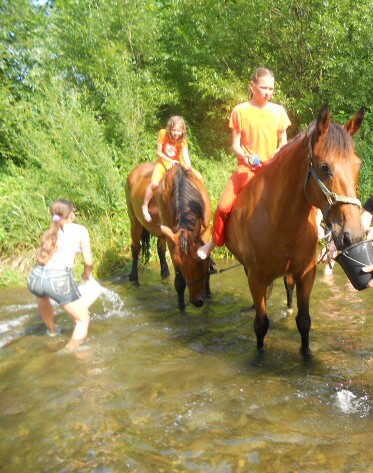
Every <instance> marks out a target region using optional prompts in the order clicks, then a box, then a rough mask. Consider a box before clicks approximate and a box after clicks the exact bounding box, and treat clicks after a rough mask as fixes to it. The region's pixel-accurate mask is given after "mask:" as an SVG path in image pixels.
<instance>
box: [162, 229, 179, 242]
mask: <svg viewBox="0 0 373 473" xmlns="http://www.w3.org/2000/svg"><path fill="white" fill-rule="evenodd" d="M161 232H162V233H163V235H165V236H166V237H168V238H169V239H170V240H172V241H173V242H174V243H176V235H175V233H174V232H173V231H172V230H171V228H169V227H166V225H161Z"/></svg>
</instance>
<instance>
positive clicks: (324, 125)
mask: <svg viewBox="0 0 373 473" xmlns="http://www.w3.org/2000/svg"><path fill="white" fill-rule="evenodd" d="M331 122H332V119H331V117H330V112H329V109H328V106H327V105H324V106H323V108H322V109H321V110H320V113H319V116H318V117H317V122H316V130H317V134H318V135H319V136H322V135H325V133H327V132H328V130H329V127H330V124H331Z"/></svg>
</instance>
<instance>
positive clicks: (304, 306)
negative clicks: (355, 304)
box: [295, 266, 316, 357]
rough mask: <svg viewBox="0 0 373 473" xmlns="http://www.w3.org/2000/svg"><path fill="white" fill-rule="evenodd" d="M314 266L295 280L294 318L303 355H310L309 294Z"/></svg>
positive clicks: (313, 276)
mask: <svg viewBox="0 0 373 473" xmlns="http://www.w3.org/2000/svg"><path fill="white" fill-rule="evenodd" d="M315 274H316V266H315V267H314V268H313V269H311V270H310V271H308V272H307V273H306V274H304V275H303V277H302V278H300V279H299V280H297V281H296V284H297V305H298V314H297V316H296V318H295V320H296V323H297V327H298V331H299V333H300V336H301V340H302V346H301V351H302V353H303V355H304V356H306V357H309V356H311V349H310V329H311V317H310V312H309V300H310V296H311V291H312V286H313V282H314V280H315Z"/></svg>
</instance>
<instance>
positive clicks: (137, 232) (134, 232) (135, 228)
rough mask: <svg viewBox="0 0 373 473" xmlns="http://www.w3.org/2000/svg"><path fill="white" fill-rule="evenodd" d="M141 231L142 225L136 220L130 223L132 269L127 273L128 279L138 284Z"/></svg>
mask: <svg viewBox="0 0 373 473" xmlns="http://www.w3.org/2000/svg"><path fill="white" fill-rule="evenodd" d="M141 233H142V225H140V224H139V223H138V222H136V223H135V224H133V225H131V238H132V245H131V252H132V269H131V272H130V274H129V280H130V281H131V282H133V283H135V284H136V285H138V284H139V275H138V271H137V267H138V262H139V254H140V249H141V243H140V241H141Z"/></svg>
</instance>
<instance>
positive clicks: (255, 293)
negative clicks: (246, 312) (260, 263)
mask: <svg viewBox="0 0 373 473" xmlns="http://www.w3.org/2000/svg"><path fill="white" fill-rule="evenodd" d="M248 274H249V277H248V279H249V286H250V291H251V295H252V297H253V300H254V305H255V311H256V313H255V319H254V331H255V335H256V347H257V349H258V350H260V351H263V347H264V337H265V336H266V334H267V332H268V328H269V319H268V316H267V308H266V292H267V285H266V284H264V283H262V282H260V281H258V280H256V279H254V277H253V275H252V274H250V272H249V273H248Z"/></svg>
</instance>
